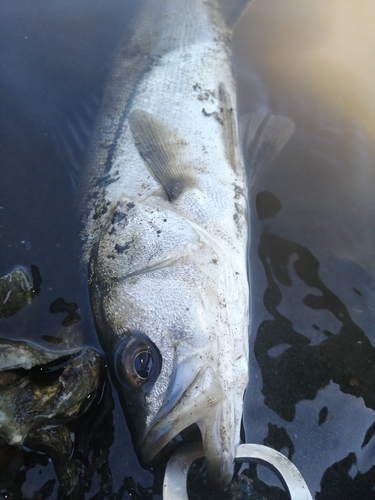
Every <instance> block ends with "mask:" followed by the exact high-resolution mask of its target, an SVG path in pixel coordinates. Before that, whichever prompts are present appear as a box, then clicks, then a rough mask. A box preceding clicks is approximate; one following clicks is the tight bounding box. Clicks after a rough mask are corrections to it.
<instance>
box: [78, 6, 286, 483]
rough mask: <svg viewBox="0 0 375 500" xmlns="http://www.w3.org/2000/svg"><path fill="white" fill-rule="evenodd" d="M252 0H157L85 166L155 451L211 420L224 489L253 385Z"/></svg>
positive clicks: (123, 359)
mask: <svg viewBox="0 0 375 500" xmlns="http://www.w3.org/2000/svg"><path fill="white" fill-rule="evenodd" d="M247 3H248V2H246V1H245V0H232V1H231V2H228V1H225V0H208V1H207V0H163V2H159V3H158V4H157V6H156V3H155V2H152V1H150V0H146V1H144V2H142V3H141V6H140V9H139V12H138V17H137V19H136V21H134V22H133V23H132V26H133V28H134V30H133V33H132V36H131V37H129V36H126V37H125V39H124V42H123V44H122V46H121V47H120V50H119V53H118V56H117V59H116V61H115V63H114V70H113V75H112V77H111V79H110V81H109V84H108V90H107V93H106V94H105V97H104V99H103V105H102V111H101V119H100V121H99V123H98V125H97V128H96V132H95V134H94V138H93V141H92V145H91V147H90V149H89V154H88V159H87V164H86V168H85V173H84V176H83V177H84V181H83V193H84V195H83V204H82V205H83V211H84V216H83V218H84V225H85V228H84V230H83V233H82V237H83V240H84V256H83V260H84V264H86V265H87V266H88V280H89V291H90V300H91V305H92V310H93V314H94V317H95V321H96V325H97V330H98V334H99V337H100V341H101V344H102V346H103V349H104V350H105V352H106V356H107V361H108V363H109V366H110V367H111V369H112V374H113V376H114V379H115V381H116V384H117V387H118V389H119V393H120V396H121V397H122V399H123V400H124V401H125V404H126V407H127V412H128V414H130V418H131V426H132V428H133V430H134V435H135V438H134V440H135V444H136V447H137V448H138V451H139V454H140V457H141V459H142V461H143V463H144V464H145V465H150V464H152V463H154V462H155V461H156V460H157V459H158V456H159V453H160V452H161V451H162V450H163V449H164V448H165V446H166V445H167V444H168V443H169V442H170V441H171V440H172V439H173V438H175V437H176V436H177V435H178V434H179V433H180V432H182V431H184V430H185V429H187V428H189V427H190V426H192V425H193V424H196V425H197V426H198V427H199V429H200V432H201V436H202V441H203V447H204V451H205V457H206V461H207V466H208V471H209V475H210V478H211V480H212V481H214V482H216V483H218V484H220V485H226V484H228V482H229V481H230V479H231V477H232V472H233V459H234V456H235V452H236V448H237V446H238V445H239V443H240V427H241V418H242V409H243V396H244V391H245V389H246V386H247V383H248V328H249V285H248V278H247V246H248V214H247V185H246V179H245V172H244V166H243V160H242V155H241V152H240V147H239V143H238V139H237V137H238V131H237V117H236V108H235V104H236V94H235V84H234V80H233V76H232V71H231V63H230V49H229V41H230V37H231V25H232V24H233V23H234V21H235V19H236V18H237V17H238V15H239V14H240V12H241V11H242V10H243V8H244V7H245V6H246V4H247ZM279 126H280V123H279ZM245 128H246V127H245ZM271 132H272V134H271V135H270V134H266V139H267V141H271V142H272V140H274V141H276V142H277V137H278V133H280V129H277V130H276V129H275V128H273V129H272V130H271ZM252 144H253V143H252V141H251V140H250V141H249V147H250V146H251V145H252ZM275 149H277V147H276V148H275ZM259 151H261V149H259ZM258 156H259V155H258Z"/></svg>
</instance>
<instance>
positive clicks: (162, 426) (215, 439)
mask: <svg viewBox="0 0 375 500" xmlns="http://www.w3.org/2000/svg"><path fill="white" fill-rule="evenodd" d="M195 361H196V363H195V364H198V362H197V360H195ZM188 364H189V367H191V366H192V365H194V361H193V362H192V360H191V359H189V360H188ZM181 365H186V363H182V364H181ZM244 365H246V363H244ZM185 368H186V366H179V367H177V370H176V374H177V375H176V377H175V380H174V384H173V385H172V387H171V388H170V391H169V393H170V394H171V396H170V398H169V401H168V402H167V403H166V405H165V407H164V408H163V409H162V410H161V411H160V413H159V414H158V415H157V417H156V419H155V420H154V421H153V422H152V424H151V425H150V426H149V427H148V428H146V429H145V432H144V435H143V436H142V438H141V441H140V452H141V455H142V457H143V460H144V462H145V464H146V465H147V464H152V463H153V461H154V459H155V457H156V456H157V455H158V454H159V453H160V452H161V451H162V449H163V448H164V447H165V446H166V445H167V444H168V443H169V442H170V441H171V440H172V439H173V438H174V437H176V435H177V434H179V433H180V432H182V431H183V430H185V429H187V428H188V427H189V426H191V425H193V424H196V425H197V426H198V427H199V430H200V432H201V437H202V443H203V448H204V452H205V459H206V464H207V469H208V473H209V477H210V479H211V481H213V482H216V483H217V484H219V485H220V486H222V487H225V486H226V485H227V484H228V483H229V481H230V480H231V478H232V475H233V461H234V457H235V453H236V449H237V446H238V445H239V443H240V425H241V419H240V415H241V414H242V400H243V392H244V390H245V387H246V385H247V376H246V372H243V376H242V377H239V380H240V381H241V382H242V383H241V384H239V386H238V387H236V389H235V392H234V393H230V392H228V391H227V390H225V387H223V384H222V383H221V381H220V379H219V377H218V375H217V373H216V372H215V370H214V369H213V368H212V367H211V366H210V365H207V364H206V365H203V366H202V367H201V368H200V370H199V372H198V374H197V375H196V376H195V378H194V379H193V381H192V382H191V383H190V384H189V385H188V387H187V388H186V389H185V390H184V391H183V394H182V395H181V397H180V399H179V400H178V401H177V402H175V399H174V397H173V393H174V392H175V386H176V385H177V386H179V390H181V389H180V387H181V383H183V382H182V380H181V378H184V379H185V380H186V369H185Z"/></svg>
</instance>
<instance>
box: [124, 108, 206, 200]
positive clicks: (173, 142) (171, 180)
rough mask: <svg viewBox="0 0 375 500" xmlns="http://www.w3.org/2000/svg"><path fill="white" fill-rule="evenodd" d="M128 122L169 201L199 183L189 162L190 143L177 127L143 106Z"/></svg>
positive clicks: (138, 145)
mask: <svg viewBox="0 0 375 500" xmlns="http://www.w3.org/2000/svg"><path fill="white" fill-rule="evenodd" d="M129 125H130V130H131V132H132V135H133V139H134V143H135V145H136V146H137V148H138V151H139V152H140V154H141V155H142V157H143V158H144V159H145V161H146V163H147V165H148V167H149V169H150V171H151V173H152V174H153V175H154V176H155V177H156V179H157V180H158V181H159V182H160V184H161V185H162V186H163V188H164V189H165V192H166V193H167V195H168V198H169V201H173V200H175V199H176V198H178V196H180V195H181V194H182V193H183V191H185V190H186V189H189V188H191V187H193V186H196V185H197V179H196V176H195V172H194V169H193V167H192V166H191V165H189V164H188V163H187V161H186V154H185V150H186V146H187V144H186V142H185V141H184V140H183V139H181V138H180V137H179V135H178V133H177V132H176V130H174V129H172V128H171V127H169V126H168V125H166V124H165V123H163V122H162V121H160V120H159V119H157V118H156V117H155V116H153V115H152V114H151V113H148V112H147V111H143V110H141V109H135V110H134V111H133V112H132V113H131V114H130V117H129Z"/></svg>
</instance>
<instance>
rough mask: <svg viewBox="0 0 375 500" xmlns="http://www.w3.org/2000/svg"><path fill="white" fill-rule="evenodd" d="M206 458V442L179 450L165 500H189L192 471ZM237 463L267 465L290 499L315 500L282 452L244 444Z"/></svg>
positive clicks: (169, 469) (169, 472) (169, 473)
mask: <svg viewBox="0 0 375 500" xmlns="http://www.w3.org/2000/svg"><path fill="white" fill-rule="evenodd" d="M203 456H204V451H203V448H202V443H200V442H198V441H197V442H195V443H189V444H187V445H185V446H183V447H182V448H180V449H178V450H177V451H176V452H175V453H174V454H173V455H172V457H171V458H170V460H169V462H168V464H167V468H166V470H165V475H164V484H163V500H189V498H188V495H187V489H186V481H187V475H188V471H189V468H190V466H191V464H192V463H193V462H195V460H198V458H201V457H203ZM235 460H236V461H238V462H247V461H254V462H256V463H258V464H262V465H265V466H266V467H268V468H269V469H271V470H272V471H273V472H275V474H276V475H277V476H278V477H279V478H280V480H281V482H282V483H283V485H284V487H285V489H286V491H287V492H288V493H289V496H290V500H313V499H312V496H311V494H310V492H309V489H308V487H307V485H306V483H305V481H304V479H303V477H302V475H301V473H300V472H299V470H298V469H297V467H296V466H295V465H294V464H293V463H292V462H291V461H290V460H288V459H287V458H286V457H285V456H284V455H283V454H282V453H280V452H278V451H276V450H273V449H272V448H268V446H263V445H261V444H249V443H247V444H241V445H240V446H239V447H238V448H237V455H236V457H235Z"/></svg>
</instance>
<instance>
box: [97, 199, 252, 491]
mask: <svg viewBox="0 0 375 500" xmlns="http://www.w3.org/2000/svg"><path fill="white" fill-rule="evenodd" d="M137 205H139V206H137ZM128 206H129V207H131V208H127V207H128ZM114 213H117V215H116V216H114V215H113V214H114ZM120 214H121V216H120ZM116 218H117V221H116ZM109 220H110V221H111V222H110V224H109V226H110V227H108V226H107V227H105V228H104V230H103V232H102V236H101V239H100V241H99V244H98V245H97V246H96V251H95V254H94V255H93V256H92V261H91V263H90V276H89V283H90V295H91V304H92V307H93V312H94V316H95V319H96V323H97V327H98V331H99V334H100V337H101V341H102V345H103V348H104V350H105V351H106V355H107V361H108V363H109V365H112V372H113V373H114V375H115V379H116V383H117V386H118V387H119V391H120V393H121V394H122V395H123V399H124V400H125V402H126V407H127V413H128V415H130V420H131V427H133V429H134V441H135V445H136V448H137V449H138V451H139V455H140V457H141V460H142V462H143V463H144V465H153V464H154V463H155V462H156V461H157V460H158V457H159V456H160V453H161V452H162V450H163V449H165V448H166V447H167V445H168V444H169V443H170V441H171V440H172V439H173V438H175V437H176V436H177V435H179V434H180V433H181V432H182V431H184V430H185V429H187V428H189V427H190V426H192V425H193V424H196V425H197V426H198V427H199V429H200V432H201V436H202V442H203V447H204V450H205V457H206V461H207V466H208V472H209V476H210V478H211V480H213V481H214V482H217V483H219V484H221V485H225V484H227V483H228V482H229V480H230V479H231V477H232V469H233V460H234V456H235V452H236V447H237V445H238V444H239V442H240V427H241V418H242V408H243V394H244V391H245V388H246V386H247V380H248V367H247V357H248V354H247V353H248V346H247V324H248V318H247V314H248V311H247V281H246V276H245V279H243V278H241V279H240V278H239V276H238V274H236V272H235V270H233V271H232V266H230V265H228V263H227V262H224V260H226V259H225V255H222V252H221V251H220V249H219V248H216V249H215V248H214V247H213V244H212V242H211V241H209V240H208V239H207V238H205V236H204V235H202V234H200V233H199V231H198V230H197V229H196V228H195V227H192V225H191V224H189V223H188V222H187V221H186V220H182V219H181V217H179V216H178V214H173V213H171V212H168V213H167V212H163V210H161V209H159V210H154V209H152V207H147V206H144V205H141V204H135V203H126V201H124V202H121V203H120V204H118V205H117V208H116V211H115V212H112V215H110V217H109ZM158 228H162V229H158ZM158 231H160V232H159V233H158ZM116 249H118V250H121V249H124V250H123V251H116ZM220 264H222V265H220ZM242 291H243V293H242ZM244 333H245V335H244Z"/></svg>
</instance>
